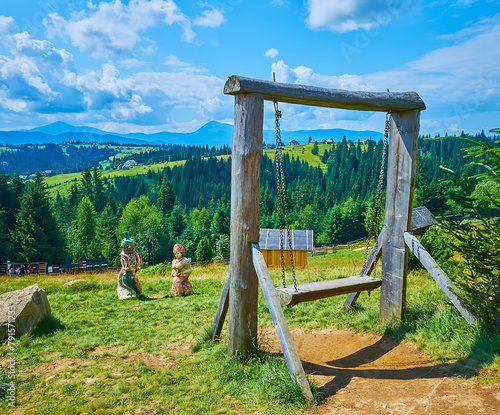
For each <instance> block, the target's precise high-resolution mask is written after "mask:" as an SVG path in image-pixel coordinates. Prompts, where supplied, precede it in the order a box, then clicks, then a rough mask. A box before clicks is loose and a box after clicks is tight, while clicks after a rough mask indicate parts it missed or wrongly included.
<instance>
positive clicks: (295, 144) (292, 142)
mask: <svg viewBox="0 0 500 415" xmlns="http://www.w3.org/2000/svg"><path fill="white" fill-rule="evenodd" d="M288 145H289V146H298V145H300V144H299V142H298V141H297V140H290V141H289V142H288Z"/></svg>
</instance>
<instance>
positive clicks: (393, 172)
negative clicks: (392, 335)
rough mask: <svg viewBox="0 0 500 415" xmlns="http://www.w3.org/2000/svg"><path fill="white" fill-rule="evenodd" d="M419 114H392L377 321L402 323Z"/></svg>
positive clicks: (408, 112) (407, 112) (417, 112)
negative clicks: (407, 238)
mask: <svg viewBox="0 0 500 415" xmlns="http://www.w3.org/2000/svg"><path fill="white" fill-rule="evenodd" d="M419 119H420V111H417V110H416V111H406V112H400V113H395V114H391V119H390V123H391V131H390V138H389V154H388V161H387V193H386V204H385V219H384V225H385V228H386V236H385V239H384V244H383V245H384V255H383V256H382V281H383V282H382V288H381V293H380V319H381V320H382V321H389V320H391V319H393V318H396V319H397V320H401V319H402V318H403V313H404V309H405V306H406V274H407V269H408V266H407V265H408V248H407V247H406V244H405V241H404V235H403V234H404V232H405V231H408V230H409V229H410V226H411V209H412V203H413V189H414V184H415V166H416V159H417V143H418V130H419Z"/></svg>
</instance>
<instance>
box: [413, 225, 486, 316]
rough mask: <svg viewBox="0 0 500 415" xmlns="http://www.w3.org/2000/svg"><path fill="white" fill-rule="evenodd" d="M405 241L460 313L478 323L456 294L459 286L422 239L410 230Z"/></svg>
mask: <svg viewBox="0 0 500 415" xmlns="http://www.w3.org/2000/svg"><path fill="white" fill-rule="evenodd" d="M404 238H405V243H406V245H407V246H408V248H410V249H411V251H412V252H413V254H414V255H415V256H416V257H417V258H418V260H419V261H420V262H421V263H422V265H423V266H424V267H425V269H426V270H427V271H429V274H431V277H432V278H434V280H435V281H436V282H437V283H438V285H439V287H440V288H441V289H442V290H443V292H444V293H445V294H446V296H447V297H448V299H449V300H450V301H451V302H452V304H453V305H454V306H455V307H456V308H457V310H458V311H459V313H460V314H461V315H462V317H463V318H465V319H466V320H467V321H468V322H469V323H470V324H476V323H477V321H476V317H474V315H473V314H472V313H471V312H470V310H469V309H468V308H467V307H466V306H465V304H464V303H463V302H462V300H460V298H458V297H457V295H456V294H455V293H456V292H457V291H458V290H457V287H455V285H454V284H453V282H451V280H450V279H449V278H448V275H446V273H445V272H444V271H443V269H442V268H441V267H440V266H439V265H438V263H437V262H436V261H435V260H434V258H432V256H431V254H429V252H427V250H426V249H425V248H424V247H423V245H422V244H421V243H420V241H419V240H418V239H417V238H416V237H415V236H413V235H412V234H411V233H409V232H405V234H404Z"/></svg>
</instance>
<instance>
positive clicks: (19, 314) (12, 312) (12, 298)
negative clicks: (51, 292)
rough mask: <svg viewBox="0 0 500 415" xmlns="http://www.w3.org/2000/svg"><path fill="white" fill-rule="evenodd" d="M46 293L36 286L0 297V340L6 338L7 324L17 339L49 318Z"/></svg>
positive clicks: (49, 312)
mask: <svg viewBox="0 0 500 415" xmlns="http://www.w3.org/2000/svg"><path fill="white" fill-rule="evenodd" d="M50 314H51V311H50V304H49V300H48V298H47V293H46V292H45V291H44V290H42V289H41V288H40V286H39V285H38V284H35V285H30V286H29V287H26V288H23V289H22V290H17V291H11V292H9V293H5V294H2V295H0V339H5V338H7V329H8V328H9V326H8V323H9V322H10V323H11V326H10V328H11V329H12V324H14V326H15V328H16V332H15V335H16V336H17V337H19V336H21V335H22V334H25V333H30V332H31V331H32V330H33V329H34V328H35V327H36V326H37V325H38V323H40V321H42V320H43V319H45V318H47V317H50Z"/></svg>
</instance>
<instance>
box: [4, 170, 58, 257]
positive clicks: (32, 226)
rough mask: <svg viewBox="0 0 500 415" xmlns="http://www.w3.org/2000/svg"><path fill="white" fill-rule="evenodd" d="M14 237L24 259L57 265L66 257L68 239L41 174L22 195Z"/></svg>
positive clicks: (20, 255)
mask: <svg viewBox="0 0 500 415" xmlns="http://www.w3.org/2000/svg"><path fill="white" fill-rule="evenodd" d="M12 236H13V240H14V243H15V245H16V250H17V257H18V258H19V259H20V260H22V261H33V262H37V261H47V262H50V263H56V264H57V263H59V262H60V261H62V260H64V259H65V256H66V253H65V251H64V248H65V241H64V238H63V235H62V233H61V231H60V229H59V226H58V224H57V220H56V215H55V213H54V210H53V208H52V206H51V204H50V200H49V197H48V194H47V187H46V185H45V183H44V181H43V177H42V175H41V174H40V173H37V176H36V178H35V180H34V181H33V182H32V183H31V184H30V185H29V186H28V188H27V189H26V191H25V193H24V194H23V197H22V199H21V207H20V209H19V211H18V213H17V215H16V228H15V230H13V231H12Z"/></svg>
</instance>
